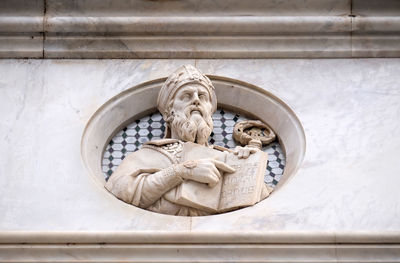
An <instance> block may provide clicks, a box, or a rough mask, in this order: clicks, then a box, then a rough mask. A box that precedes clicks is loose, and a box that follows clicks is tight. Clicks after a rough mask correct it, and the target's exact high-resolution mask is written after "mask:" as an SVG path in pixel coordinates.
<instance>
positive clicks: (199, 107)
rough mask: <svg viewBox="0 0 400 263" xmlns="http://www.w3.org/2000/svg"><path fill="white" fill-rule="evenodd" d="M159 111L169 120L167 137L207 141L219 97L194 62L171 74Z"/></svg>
mask: <svg viewBox="0 0 400 263" xmlns="http://www.w3.org/2000/svg"><path fill="white" fill-rule="evenodd" d="M157 106H158V110H159V111H160V112H161V114H162V115H163V118H164V120H165V121H166V123H167V132H166V136H165V137H166V138H171V137H172V138H177V139H181V140H184V141H192V142H196V143H199V144H207V140H208V137H209V136H210V133H211V131H212V128H213V126H212V114H213V113H214V112H215V110H216V108H217V99H216V95H215V91H214V86H213V85H212V83H211V81H210V80H209V79H208V78H207V77H206V76H205V75H203V74H202V73H201V72H200V71H199V70H198V69H196V68H195V67H193V66H191V65H186V66H182V67H180V68H179V69H177V70H176V71H175V72H174V73H172V74H171V75H170V76H169V77H168V79H167V80H166V82H165V83H164V85H163V86H162V88H161V90H160V93H159V95H158V100H157Z"/></svg>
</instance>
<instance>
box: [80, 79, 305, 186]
mask: <svg viewBox="0 0 400 263" xmlns="http://www.w3.org/2000/svg"><path fill="white" fill-rule="evenodd" d="M208 77H209V78H210V79H211V81H212V82H213V84H214V86H215V91H216V94H217V98H218V106H219V107H222V108H225V109H229V110H232V111H234V112H238V113H240V114H245V115H246V116H249V117H252V118H254V119H258V120H261V121H262V122H265V123H267V124H268V125H269V126H270V127H271V128H272V130H273V131H274V132H275V133H276V134H277V137H278V139H279V143H280V144H281V146H282V148H283V150H284V152H285V155H286V166H285V170H284V173H283V175H282V178H281V180H280V181H279V183H278V185H277V186H276V187H275V189H274V192H276V191H277V190H279V189H280V188H281V187H283V186H284V185H285V184H286V183H287V181H288V180H289V179H290V178H292V176H293V175H294V174H295V173H296V171H297V170H298V168H299V167H300V165H301V163H302V161H303V159H304V154H305V148H306V141H305V134H304V129H303V127H302V125H301V123H300V121H299V119H298V118H297V116H296V115H295V113H294V112H293V110H292V109H290V107H289V106H288V105H287V104H286V103H284V102H283V101H282V100H280V99H279V98H277V97H276V96H275V95H273V94H271V93H270V92H268V91H266V90H264V89H261V88H259V87H257V86H254V85H252V84H249V83H246V82H243V81H239V80H235V79H230V78H226V77H220V76H213V75H208ZM165 80H166V78H161V79H155V80H152V81H148V82H145V83H142V84H139V85H137V86H135V87H132V88H130V89H127V90H125V91H123V92H121V93H120V94H118V95H116V96H115V97H113V98H111V99H110V100H109V101H107V102H106V103H105V104H104V105H102V106H101V107H100V108H99V109H98V110H97V111H96V112H95V113H94V114H93V116H92V117H91V118H90V120H89V122H88V124H87V126H86V128H85V130H84V132H83V136H82V142H81V154H82V158H83V162H84V164H85V166H86V168H87V169H88V170H89V173H90V175H91V176H92V177H93V178H94V179H95V182H96V183H97V184H98V185H100V186H101V187H104V184H105V179H104V176H103V172H102V170H101V161H102V158H103V154H104V150H105V147H106V146H107V144H108V142H109V141H110V139H111V138H113V136H114V135H115V134H116V133H117V132H118V131H119V130H121V129H122V128H123V127H124V126H126V125H127V124H129V123H131V122H132V121H133V120H136V119H139V118H141V117H143V116H146V115H147V114H149V113H151V112H154V111H155V110H156V104H157V96H158V92H159V90H160V89H161V86H162V85H163V83H164V82H165ZM104 191H106V190H104Z"/></svg>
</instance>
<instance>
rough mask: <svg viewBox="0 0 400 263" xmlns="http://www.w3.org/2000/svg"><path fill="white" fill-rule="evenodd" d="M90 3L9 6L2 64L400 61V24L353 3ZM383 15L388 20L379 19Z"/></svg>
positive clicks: (0, 48) (1, 37)
mask: <svg viewBox="0 0 400 263" xmlns="http://www.w3.org/2000/svg"><path fill="white" fill-rule="evenodd" d="M6 2H7V1H6ZM17 2H23V1H17ZM37 2H38V1H37ZM39 2H40V1H39ZM88 2H90V1H86V2H82V3H80V4H79V5H81V6H73V5H71V4H68V3H67V2H65V1H50V2H47V3H44V2H43V3H42V5H37V6H34V5H30V6H28V7H27V8H30V9H32V10H30V11H29V9H28V10H25V11H24V12H23V13H21V12H22V11H21V10H22V7H23V5H22V4H21V6H19V5H18V4H9V5H10V6H11V7H9V9H10V10H11V11H9V12H8V13H7V14H5V13H1V12H0V57H1V58H18V57H22V58H23V57H26V58H353V57H354V58H357V57H399V55H400V47H399V45H398V43H399V41H400V18H399V16H397V15H396V14H395V13H393V10H390V6H389V7H388V6H385V8H386V9H385V10H383V11H382V10H378V11H379V12H378V11H377V13H376V14H375V13H374V12H367V11H364V10H363V8H362V5H360V3H358V4H355V3H352V2H353V1H350V3H349V2H348V1H341V2H340V3H337V2H336V3H335V2H334V1H333V2H332V1H329V0H324V2H326V3H325V6H326V10H330V11H329V12H328V11H326V10H324V9H323V8H322V9H321V3H318V2H316V1H307V3H305V4H307V5H308V6H307V7H302V8H300V7H299V6H296V5H295V4H294V3H290V2H288V3H280V4H278V3H276V4H275V5H276V6H275V5H273V4H271V3H265V2H262V1H261V2H260V1H255V2H252V4H250V6H249V7H248V8H247V9H246V10H244V7H241V5H240V4H237V5H236V6H235V8H232V7H231V6H230V5H228V4H227V3H224V2H218V3H219V4H218V5H216V4H215V3H211V2H210V3H209V5H210V7H209V9H207V8H205V7H204V6H201V7H199V6H193V7H191V6H185V5H178V4H176V3H175V4H174V3H169V2H168V3H163V4H162V5H163V8H165V10H169V12H167V11H162V10H161V9H158V7H159V6H160V5H161V3H141V2H140V3H139V2H135V1H129V2H127V3H129V4H125V3H122V2H117V3H115V4H113V5H111V3H110V5H111V6H110V8H108V9H107V8H106V7H107V5H101V3H99V2H96V1H92V3H91V4H90V5H89V3H88ZM342 2H343V3H342ZM192 4H193V5H195V4H194V3H192ZM231 4H232V5H233V3H231ZM394 4H395V3H394ZM148 5H151V6H149V7H147V6H148ZM212 5H215V6H214V7H213V6H212ZM330 6H332V8H331V9H330V8H329V7H330ZM150 7H151V8H152V9H149V8H150ZM19 8H20V9H21V10H19ZM240 8H243V10H242V11H241V10H240ZM356 8H358V9H356ZM392 9H393V8H392ZM13 10H15V12H12V11H13ZM151 10H153V11H151ZM207 10H208V11H207ZM394 10H396V9H395V7H394ZM224 11H226V12H225V13H224ZM274 12H275V13H274ZM382 13H387V14H389V15H388V16H382Z"/></svg>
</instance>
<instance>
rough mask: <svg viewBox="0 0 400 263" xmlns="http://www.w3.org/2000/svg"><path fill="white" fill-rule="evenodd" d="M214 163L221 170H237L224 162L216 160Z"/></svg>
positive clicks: (230, 171)
mask: <svg viewBox="0 0 400 263" xmlns="http://www.w3.org/2000/svg"><path fill="white" fill-rule="evenodd" d="M214 164H215V167H217V168H218V169H219V170H221V171H223V172H227V173H234V172H235V171H236V170H235V169H234V168H233V167H231V166H229V165H227V164H225V163H224V162H220V161H217V160H214Z"/></svg>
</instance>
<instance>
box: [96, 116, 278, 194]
mask: <svg viewBox="0 0 400 263" xmlns="http://www.w3.org/2000/svg"><path fill="white" fill-rule="evenodd" d="M246 119H247V118H246V117H244V116H241V115H239V114H236V113H234V112H230V111H226V110H224V109H218V110H217V111H216V113H215V114H214V115H213V120H214V130H213V132H212V133H211V136H210V140H209V143H210V144H216V145H220V146H223V147H226V148H229V149H231V148H235V147H236V142H235V141H234V140H233V138H232V133H233V127H234V126H235V123H236V122H238V121H243V120H246ZM164 131H165V126H164V120H163V118H162V116H161V114H160V113H159V112H158V111H157V112H155V113H153V114H150V115H148V116H146V117H143V118H141V119H139V120H136V121H134V122H133V123H131V124H129V125H128V126H126V127H125V128H123V129H122V130H121V131H120V132H118V133H117V134H116V135H115V136H114V138H112V139H111V141H110V143H109V144H108V145H107V148H106V150H105V152H104V156H103V161H102V170H103V172H104V176H105V179H106V180H108V178H109V177H110V175H111V174H112V173H113V171H114V170H115V169H116V168H117V167H118V165H119V164H120V163H121V161H122V160H123V159H124V158H125V156H126V155H128V154H129V153H132V152H134V151H137V150H138V149H140V146H141V145H142V144H143V143H144V142H147V141H150V140H157V139H161V138H163V137H164ZM262 150H263V151H264V152H267V153H268V165H267V170H266V172H265V178H264V181H265V183H266V184H268V185H269V186H271V187H275V186H276V185H277V184H278V182H279V180H280V179H281V176H282V174H283V170H284V168H285V164H286V162H285V156H284V154H283V151H282V148H281V146H280V145H279V143H278V142H272V143H270V144H269V145H267V146H265V147H263V149H262Z"/></svg>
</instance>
